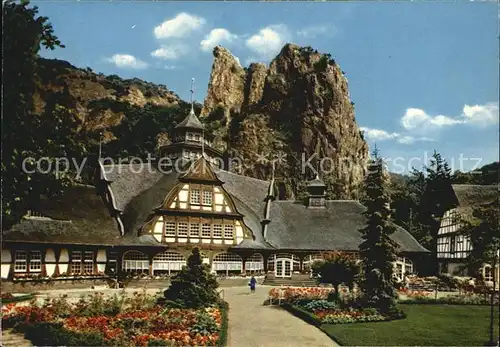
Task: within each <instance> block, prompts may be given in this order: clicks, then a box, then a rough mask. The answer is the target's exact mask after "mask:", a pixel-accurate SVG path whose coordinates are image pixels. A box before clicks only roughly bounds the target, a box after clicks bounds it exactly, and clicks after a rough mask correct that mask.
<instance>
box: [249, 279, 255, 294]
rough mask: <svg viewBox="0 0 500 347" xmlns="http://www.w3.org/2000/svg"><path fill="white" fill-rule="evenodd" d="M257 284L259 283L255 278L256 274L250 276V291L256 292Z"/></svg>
mask: <svg viewBox="0 0 500 347" xmlns="http://www.w3.org/2000/svg"><path fill="white" fill-rule="evenodd" d="M256 284H257V280H256V279H255V277H254V276H252V278H250V282H249V283H248V285H249V286H250V292H252V293H255V285H256Z"/></svg>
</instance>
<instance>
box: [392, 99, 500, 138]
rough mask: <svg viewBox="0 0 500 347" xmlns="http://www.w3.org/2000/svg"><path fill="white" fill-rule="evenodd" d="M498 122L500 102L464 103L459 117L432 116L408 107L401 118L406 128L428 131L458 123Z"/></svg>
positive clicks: (486, 123)
mask: <svg viewBox="0 0 500 347" xmlns="http://www.w3.org/2000/svg"><path fill="white" fill-rule="evenodd" d="M497 122H498V104H496V103H487V104H485V105H473V106H470V105H464V107H463V111H462V114H461V115H460V116H459V117H449V116H445V115H437V116H432V115H429V114H427V113H426V112H425V111H424V110H422V109H419V108H408V109H407V110H406V112H405V114H404V116H403V117H402V118H401V125H402V126H403V127H404V128H405V129H406V130H420V131H427V130H432V129H438V128H443V127H447V126H452V125H457V124H472V125H478V126H484V125H490V124H495V123H497Z"/></svg>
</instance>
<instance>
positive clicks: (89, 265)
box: [83, 251, 94, 274]
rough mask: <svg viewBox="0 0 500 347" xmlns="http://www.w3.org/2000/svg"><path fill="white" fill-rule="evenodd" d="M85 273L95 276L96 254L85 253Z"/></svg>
mask: <svg viewBox="0 0 500 347" xmlns="http://www.w3.org/2000/svg"><path fill="white" fill-rule="evenodd" d="M83 273H84V274H93V273H94V252H92V251H85V253H84V258H83Z"/></svg>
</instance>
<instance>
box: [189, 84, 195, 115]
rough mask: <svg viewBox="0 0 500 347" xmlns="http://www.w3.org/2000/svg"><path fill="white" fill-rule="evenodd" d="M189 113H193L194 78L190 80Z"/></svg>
mask: <svg viewBox="0 0 500 347" xmlns="http://www.w3.org/2000/svg"><path fill="white" fill-rule="evenodd" d="M190 91H191V111H192V112H194V77H193V78H191V90H190Z"/></svg>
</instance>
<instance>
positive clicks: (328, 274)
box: [311, 252, 359, 298]
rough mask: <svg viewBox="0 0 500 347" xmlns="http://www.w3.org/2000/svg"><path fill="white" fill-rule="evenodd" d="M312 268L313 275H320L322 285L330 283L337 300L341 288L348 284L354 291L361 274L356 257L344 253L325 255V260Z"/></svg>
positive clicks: (317, 262) (319, 261) (316, 262)
mask: <svg viewBox="0 0 500 347" xmlns="http://www.w3.org/2000/svg"><path fill="white" fill-rule="evenodd" d="M311 268H312V270H313V274H315V275H319V277H320V279H319V280H320V283H329V284H331V285H332V286H333V287H334V288H335V294H336V296H337V298H338V297H339V296H338V295H339V286H340V285H341V284H346V285H347V286H348V287H349V288H350V289H351V290H352V289H353V288H354V283H355V281H356V278H357V276H358V274H359V266H358V265H357V264H356V260H355V259H354V257H353V256H351V255H349V254H346V253H343V252H329V253H324V254H323V260H318V261H315V262H314V263H313V265H312V267H311Z"/></svg>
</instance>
